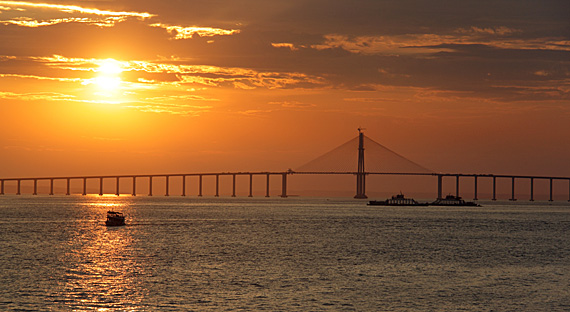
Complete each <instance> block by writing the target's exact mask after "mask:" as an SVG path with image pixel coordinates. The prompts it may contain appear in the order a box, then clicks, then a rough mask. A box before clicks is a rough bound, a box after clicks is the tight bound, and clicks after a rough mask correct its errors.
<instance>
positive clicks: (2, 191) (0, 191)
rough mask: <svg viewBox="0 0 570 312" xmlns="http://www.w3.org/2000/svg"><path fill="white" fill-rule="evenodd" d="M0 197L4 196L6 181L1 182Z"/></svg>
mask: <svg viewBox="0 0 570 312" xmlns="http://www.w3.org/2000/svg"><path fill="white" fill-rule="evenodd" d="M0 195H4V180H0Z"/></svg>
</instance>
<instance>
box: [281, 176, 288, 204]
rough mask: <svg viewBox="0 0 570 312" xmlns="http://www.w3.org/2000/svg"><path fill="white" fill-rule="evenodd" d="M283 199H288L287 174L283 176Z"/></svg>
mask: <svg viewBox="0 0 570 312" xmlns="http://www.w3.org/2000/svg"><path fill="white" fill-rule="evenodd" d="M281 197H282V198H286V197H287V173H282V174H281Z"/></svg>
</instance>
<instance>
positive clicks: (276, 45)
mask: <svg viewBox="0 0 570 312" xmlns="http://www.w3.org/2000/svg"><path fill="white" fill-rule="evenodd" d="M271 46H272V47H274V48H288V49H289V50H291V51H297V50H299V48H297V47H295V45H294V44H292V43H285V42H281V43H271Z"/></svg>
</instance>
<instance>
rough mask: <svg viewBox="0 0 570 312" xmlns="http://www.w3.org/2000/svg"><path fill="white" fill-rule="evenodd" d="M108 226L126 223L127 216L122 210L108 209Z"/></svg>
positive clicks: (106, 223) (106, 222)
mask: <svg viewBox="0 0 570 312" xmlns="http://www.w3.org/2000/svg"><path fill="white" fill-rule="evenodd" d="M105 225H106V226H121V225H125V216H124V215H123V214H122V213H121V212H116V211H110V210H109V211H107V221H105Z"/></svg>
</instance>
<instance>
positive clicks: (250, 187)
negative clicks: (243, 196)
mask: <svg viewBox="0 0 570 312" xmlns="http://www.w3.org/2000/svg"><path fill="white" fill-rule="evenodd" d="M248 197H253V174H251V173H250V174H249V195H248Z"/></svg>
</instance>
